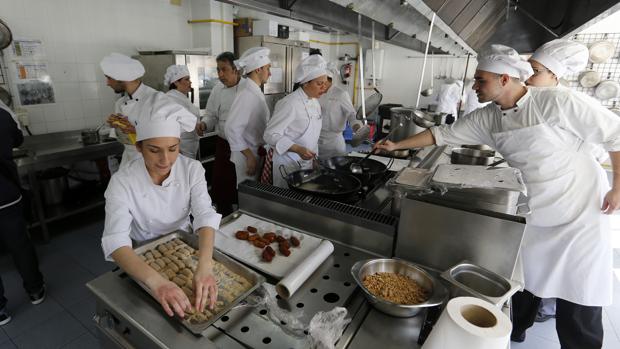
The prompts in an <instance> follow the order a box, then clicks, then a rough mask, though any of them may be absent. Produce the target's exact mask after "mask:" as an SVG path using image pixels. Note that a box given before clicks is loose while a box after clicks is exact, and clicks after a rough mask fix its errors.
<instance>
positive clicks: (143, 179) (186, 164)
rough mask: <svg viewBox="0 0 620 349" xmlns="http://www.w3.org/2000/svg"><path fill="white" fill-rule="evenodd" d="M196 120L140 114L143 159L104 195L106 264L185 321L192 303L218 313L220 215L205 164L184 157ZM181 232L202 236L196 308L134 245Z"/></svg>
mask: <svg viewBox="0 0 620 349" xmlns="http://www.w3.org/2000/svg"><path fill="white" fill-rule="evenodd" d="M196 121H197V120H196V117H195V116H194V115H193V114H192V113H190V112H189V111H187V110H185V109H184V108H181V109H180V110H177V111H176V112H169V111H168V110H166V109H160V110H158V111H156V112H154V113H153V114H151V115H146V114H141V117H140V118H139V119H138V120H137V125H136V132H137V143H136V148H137V151H138V152H140V153H141V154H142V156H140V157H136V158H134V159H133V160H131V161H129V162H128V163H127V165H126V166H124V167H122V168H121V169H120V170H119V171H118V172H117V173H115V174H114V175H113V176H112V179H111V180H110V184H109V185H108V188H107V190H106V192H105V198H106V204H105V211H106V216H105V226H104V231H103V236H102V238H101V245H102V248H103V253H104V256H105V258H106V259H107V260H113V261H115V262H116V263H117V264H118V265H119V266H120V267H121V268H122V269H123V270H124V271H126V272H127V273H128V274H130V275H131V276H132V277H134V278H135V279H137V280H139V281H141V282H142V283H144V284H145V285H146V286H147V287H149V288H150V289H151V290H152V291H153V294H155V296H156V298H157V300H158V301H159V302H160V303H161V305H162V307H163V308H164V310H165V312H166V313H167V314H168V315H170V316H173V315H174V314H177V315H178V316H180V317H183V316H184V314H185V311H187V310H189V309H191V307H192V303H193V306H195V307H196V308H197V309H198V310H199V311H202V310H203V309H204V307H205V305H206V304H209V305H210V307H213V306H214V304H215V301H216V299H217V285H216V280H215V277H214V275H213V271H212V263H213V262H212V258H211V256H212V252H213V239H214V235H215V229H217V228H218V227H219V224H220V219H221V215H219V214H218V213H216V212H215V210H214V209H213V207H212V206H211V198H210V197H209V193H208V192H207V183H206V180H205V175H204V172H205V171H204V169H203V167H202V164H201V163H200V162H199V161H197V160H193V159H190V158H187V157H185V156H183V155H179V148H180V137H181V132H182V131H184V132H189V131H191V130H193V129H194V128H195V127H196ZM190 214H191V215H192V217H193V221H192V222H190ZM176 230H184V231H189V232H191V231H193V232H194V233H195V234H197V235H198V236H199V243H200V246H199V251H200V252H199V262H198V267H197V269H196V271H195V273H194V280H193V286H194V294H195V296H196V297H195V299H192V300H191V301H190V300H189V299H188V298H187V296H186V295H185V293H183V291H182V290H181V289H180V288H179V287H178V286H177V285H176V284H175V283H173V282H171V281H169V280H167V279H166V278H164V277H163V276H162V275H160V274H159V273H158V272H157V271H155V270H154V269H153V268H151V267H150V266H149V265H147V264H146V263H145V262H144V261H143V260H142V259H141V258H140V257H138V255H137V254H136V253H135V252H134V250H133V249H132V245H133V244H134V243H135V244H139V243H141V242H144V241H147V240H151V239H154V238H157V237H160V236H162V235H165V234H168V233H171V232H174V231H176Z"/></svg>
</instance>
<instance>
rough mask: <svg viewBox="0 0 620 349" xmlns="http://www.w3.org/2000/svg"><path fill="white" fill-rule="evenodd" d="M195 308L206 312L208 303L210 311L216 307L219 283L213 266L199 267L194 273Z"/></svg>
mask: <svg viewBox="0 0 620 349" xmlns="http://www.w3.org/2000/svg"><path fill="white" fill-rule="evenodd" d="M194 296H195V297H196V299H195V300H194V306H195V307H196V309H197V310H198V311H199V312H203V311H204V310H205V306H206V305H207V303H208V304H209V309H213V308H214V307H215V302H216V301H217V282H216V280H215V275H214V274H213V269H212V268H211V266H198V268H197V269H196V272H195V273H194Z"/></svg>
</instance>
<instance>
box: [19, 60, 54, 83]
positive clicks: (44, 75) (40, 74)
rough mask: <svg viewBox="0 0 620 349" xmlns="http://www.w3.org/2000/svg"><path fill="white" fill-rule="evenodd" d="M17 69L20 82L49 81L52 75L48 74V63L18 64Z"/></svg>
mask: <svg viewBox="0 0 620 349" xmlns="http://www.w3.org/2000/svg"><path fill="white" fill-rule="evenodd" d="M15 68H16V69H17V79H18V80H31V79H39V80H45V79H48V80H49V76H50V75H49V73H48V72H47V63H41V62H32V63H24V62H16V63H15Z"/></svg>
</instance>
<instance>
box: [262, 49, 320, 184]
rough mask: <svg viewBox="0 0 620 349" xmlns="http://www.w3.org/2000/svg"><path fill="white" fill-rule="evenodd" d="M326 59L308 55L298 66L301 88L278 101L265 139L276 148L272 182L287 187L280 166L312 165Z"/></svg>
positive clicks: (273, 149) (318, 125)
mask: <svg viewBox="0 0 620 349" xmlns="http://www.w3.org/2000/svg"><path fill="white" fill-rule="evenodd" d="M326 68H327V62H325V59H323V57H321V56H320V55H310V56H308V57H306V58H305V59H304V60H303V61H301V63H300V64H299V66H298V67H297V68H296V69H295V77H294V81H295V83H296V84H297V86H298V88H297V89H296V90H295V91H293V93H291V94H289V95H288V96H286V97H284V98H282V99H281V100H279V101H278V103H276V106H275V108H274V111H273V115H272V117H271V119H270V120H269V122H268V123H267V129H266V130H265V134H264V139H265V142H266V143H267V144H268V145H269V146H270V147H271V149H270V151H273V167H272V168H273V185H275V186H278V187H282V188H287V187H288V186H287V183H286V179H285V178H283V177H282V175H281V174H280V168H281V167H280V166H282V169H283V170H284V171H286V172H287V173H291V172H294V171H297V170H299V169H300V168H301V169H309V168H312V161H313V159H314V158H315V157H316V156H317V153H318V140H319V134H320V133H321V124H322V122H321V105H320V104H319V101H318V98H319V97H320V96H321V94H323V93H324V92H325V84H326V83H327V72H326Z"/></svg>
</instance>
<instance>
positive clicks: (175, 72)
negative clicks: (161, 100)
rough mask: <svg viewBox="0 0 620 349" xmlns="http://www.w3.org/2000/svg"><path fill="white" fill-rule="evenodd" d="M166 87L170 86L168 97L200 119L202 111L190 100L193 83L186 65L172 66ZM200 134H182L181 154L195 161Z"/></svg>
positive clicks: (168, 73)
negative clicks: (189, 95)
mask: <svg viewBox="0 0 620 349" xmlns="http://www.w3.org/2000/svg"><path fill="white" fill-rule="evenodd" d="M164 86H168V92H166V95H167V96H168V97H170V98H172V99H173V100H174V101H175V102H177V103H179V104H180V105H181V106H183V108H185V109H187V110H189V111H190V112H191V113H192V114H194V115H196V117H200V109H198V107H197V106H195V105H194V104H193V103H192V101H191V100H190V99H189V97H188V94H189V92H190V91H191V90H192V81H191V80H190V78H189V69H188V68H187V66H186V65H176V64H175V65H171V66H169V67H168V68H167V69H166V74H165V75H164ZM199 141H200V138H198V134H197V133H196V132H195V130H192V131H189V132H183V133H181V154H183V155H185V156H187V157H188V158H190V159H195V158H196V154H197V153H198V142H199Z"/></svg>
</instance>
